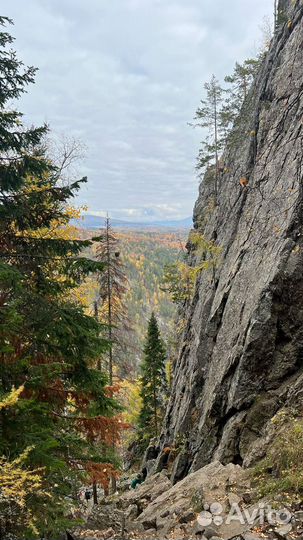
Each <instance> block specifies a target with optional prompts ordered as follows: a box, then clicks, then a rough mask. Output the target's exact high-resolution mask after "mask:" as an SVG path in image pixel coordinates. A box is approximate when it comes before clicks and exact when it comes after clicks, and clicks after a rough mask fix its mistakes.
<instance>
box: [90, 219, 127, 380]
mask: <svg viewBox="0 0 303 540" xmlns="http://www.w3.org/2000/svg"><path fill="white" fill-rule="evenodd" d="M97 241H98V245H97V259H98V261H99V262H100V263H101V264H103V265H104V268H105V271H104V272H103V271H102V272H100V273H99V274H98V285H99V291H98V296H97V298H96V301H95V315H96V316H97V318H98V319H99V320H100V322H101V323H105V324H106V329H107V330H106V331H107V333H108V340H109V350H108V376H109V383H110V385H112V384H113V372H114V367H119V366H118V364H119V352H120V350H121V349H122V350H125V334H127V332H129V331H130V327H129V323H128V318H127V313H126V309H125V305H124V303H123V298H124V295H125V293H126V291H127V278H126V274H125V267H124V264H123V262H122V258H121V253H120V243H119V240H118V238H117V236H116V235H115V234H114V232H113V230H112V227H111V223H110V219H109V218H108V217H107V218H106V220H105V227H104V229H103V230H102V231H101V234H100V235H99V237H98V239H97ZM114 354H115V366H114Z"/></svg>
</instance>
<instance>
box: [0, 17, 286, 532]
mask: <svg viewBox="0 0 303 540" xmlns="http://www.w3.org/2000/svg"><path fill="white" fill-rule="evenodd" d="M0 23H1V27H2V31H1V33H0V47H1V50H0V77H1V85H0V184H1V188H0V255H1V257H0V325H1V326H0V354H1V363H0V430H1V436H0V462H1V463H0V465H1V469H0V539H1V540H9V539H23V538H24V539H25V538H28V539H34V538H37V539H41V538H43V539H49V540H56V539H57V538H59V534H61V533H62V532H64V531H66V530H72V529H73V528H74V527H76V526H77V525H79V524H81V523H82V522H83V519H84V518H85V516H86V509H85V504H86V503H85V500H84V499H83V493H84V492H86V493H89V496H88V495H87V497H88V498H87V500H89V499H91V501H92V502H93V503H94V504H95V505H97V504H98V503H100V500H103V499H104V498H106V497H110V496H112V495H113V494H115V493H116V491H117V490H118V491H119V489H120V485H121V483H122V478H123V479H124V480H123V481H124V482H125V475H128V476H131V475H132V474H133V473H135V480H136V479H137V482H138V483H140V482H142V480H144V478H142V476H141V477H140V476H139V477H138V476H136V475H137V473H140V471H141V469H140V467H141V461H142V457H143V455H144V452H145V451H146V449H147V447H148V446H149V444H150V442H151V440H152V439H154V438H157V437H158V436H159V435H160V433H161V426H162V422H163V418H164V415H165V409H166V405H167V401H168V398H169V395H170V390H171V385H172V381H173V377H174V365H175V362H176V360H177V358H178V350H179V344H180V341H181V337H182V334H183V332H184V329H185V327H186V322H187V321H186V311H187V309H189V306H190V303H191V301H192V299H193V297H194V295H195V287H196V283H197V281H198V280H199V279H200V277H201V274H205V275H206V276H207V277H209V279H210V280H211V279H212V275H213V272H214V269H215V268H216V266H217V264H218V262H219V261H220V257H221V254H222V249H223V247H224V246H221V245H219V244H218V243H217V241H216V239H214V238H212V239H210V238H207V237H206V236H205V234H204V227H205V224H206V223H207V220H208V216H207V214H204V215H203V217H202V216H201V220H200V222H199V223H198V224H196V227H195V230H193V231H191V232H190V233H189V237H188V234H187V231H186V230H180V231H170V232H168V231H166V230H144V231H137V230H136V231H129V230H127V231H125V230H116V229H113V228H112V227H111V221H110V218H107V219H106V220H105V223H104V226H103V227H102V228H100V230H97V231H87V230H84V229H82V228H81V225H80V226H79V227H76V226H75V225H74V222H73V220H74V219H75V218H77V219H78V220H79V219H80V217H81V213H82V212H83V209H81V208H78V207H76V205H75V204H74V203H73V199H74V198H75V197H76V196H77V194H78V192H79V190H81V187H82V186H83V184H85V183H86V182H87V178H86V177H84V178H81V179H75V178H72V177H71V174H70V172H69V171H70V168H69V166H70V163H71V161H72V160H73V154H74V148H73V143H71V145H69V143H67V142H66V141H65V144H64V145H63V146H62V148H61V152H60V153H59V154H60V155H59V156H58V154H57V155H54V154H53V153H52V144H51V143H50V141H51V133H50V128H49V126H47V125H43V126H39V127H33V126H31V127H28V126H26V125H25V124H24V123H23V119H22V113H21V112H19V111H18V110H17V109H16V108H15V104H16V103H17V102H18V98H19V97H20V96H21V95H22V94H23V93H24V92H26V91H27V88H28V86H29V85H30V84H32V83H34V79H35V73H36V69H35V68H34V67H25V66H24V65H23V64H22V62H21V61H20V60H19V59H18V58H17V55H16V53H15V52H14V51H13V50H12V48H11V47H12V43H13V37H12V35H11V33H10V25H11V24H12V21H11V20H9V19H8V18H6V17H1V18H0ZM284 23H285V21H284V19H283V14H277V16H276V27H277V28H278V27H279V25H281V24H284ZM269 41H270V38H268V43H267V44H266V46H265V47H264V50H262V52H261V53H260V54H259V56H258V57H257V58H254V59H248V60H246V61H245V62H243V63H242V64H240V63H236V64H235V69H234V72H233V73H232V74H231V75H229V76H226V78H225V80H224V82H223V83H222V85H221V83H220V82H219V81H218V80H217V79H216V77H215V76H213V77H212V78H211V80H210V81H209V82H207V83H205V85H204V93H203V98H202V100H201V102H200V104H199V106H198V109H197V112H196V115H195V118H194V120H193V123H192V125H193V126H195V127H200V128H202V131H201V133H203V137H204V138H203V141H202V143H201V148H200V152H199V155H198V159H197V173H198V176H199V178H202V176H203V175H204V173H205V171H206V170H207V174H206V177H205V180H204V182H208V183H209V184H210V185H211V190H212V197H211V199H210V200H209V212H210V213H211V211H212V209H213V208H215V207H216V205H217V198H218V190H219V186H220V182H221V179H222V177H223V176H224V174H226V173H228V167H227V166H226V164H225V162H224V157H223V156H224V154H225V152H226V150H228V149H232V148H233V147H234V146H235V145H236V144H237V141H238V140H239V139H243V138H250V139H252V140H254V138H255V136H256V133H255V132H254V131H253V130H251V129H250V128H249V122H247V123H246V118H248V116H249V114H250V112H251V111H250V106H251V101H250V99H249V95H250V92H251V88H252V85H253V82H254V78H255V76H256V73H257V72H258V70H259V67H260V64H261V62H262V59H263V58H264V55H265V54H266V47H268V46H269ZM240 113H241V114H240ZM76 153H77V152H75V154H76ZM249 173H250V171H249V170H248V171H243V172H242V173H241V175H239V184H240V185H241V187H242V189H243V190H247V189H248V188H249V182H250V178H249ZM80 223H81V221H80ZM197 261H198V262H197ZM126 469H127V472H126ZM134 487H135V486H134Z"/></svg>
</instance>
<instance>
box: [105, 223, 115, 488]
mask: <svg viewBox="0 0 303 540" xmlns="http://www.w3.org/2000/svg"><path fill="white" fill-rule="evenodd" d="M106 247H107V250H106V251H107V297H108V312H107V321H108V339H109V361H108V378H109V384H110V386H112V385H113V346H112V337H113V336H112V322H113V321H112V287H111V281H112V278H111V258H110V255H111V253H110V241H109V217H107V218H106ZM112 447H113V449H115V442H114V441H113V444H112ZM111 491H112V493H116V491H117V482H116V478H115V477H114V476H112V477H111Z"/></svg>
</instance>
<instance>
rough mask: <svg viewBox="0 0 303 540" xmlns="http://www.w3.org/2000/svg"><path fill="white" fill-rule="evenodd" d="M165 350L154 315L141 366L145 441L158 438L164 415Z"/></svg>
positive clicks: (142, 426)
mask: <svg viewBox="0 0 303 540" xmlns="http://www.w3.org/2000/svg"><path fill="white" fill-rule="evenodd" d="M165 360H166V354H165V348H164V344H163V341H162V338H161V335H160V331H159V327H158V322H157V319H156V317H155V315H154V313H152V315H151V318H150V321H149V324H148V330H147V338H146V343H145V347H144V360H143V363H142V366H141V370H142V375H141V393H140V394H141V398H142V408H141V412H140V416H139V429H140V432H141V434H142V436H143V438H144V439H149V438H150V437H153V436H158V434H159V425H160V421H161V418H162V414H163V394H164V392H165V390H166V375H165Z"/></svg>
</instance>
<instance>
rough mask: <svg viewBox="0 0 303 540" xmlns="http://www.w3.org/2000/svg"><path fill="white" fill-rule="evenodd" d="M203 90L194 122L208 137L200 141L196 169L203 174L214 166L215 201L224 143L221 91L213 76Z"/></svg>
mask: <svg viewBox="0 0 303 540" xmlns="http://www.w3.org/2000/svg"><path fill="white" fill-rule="evenodd" d="M204 89H205V90H206V97H205V99H202V100H201V101H200V106H199V107H198V109H197V111H196V116H195V118H194V120H195V122H196V124H195V125H196V126H199V127H202V128H206V129H207V130H208V135H207V136H206V137H205V139H204V140H203V141H202V144H201V148H200V150H199V154H198V164H197V169H198V170H199V171H202V172H204V170H205V167H208V166H210V165H213V166H214V195H215V200H216V199H217V195H218V188H219V178H220V163H219V158H220V153H221V152H222V150H223V149H224V146H225V142H226V133H225V126H224V124H223V123H222V117H221V111H222V104H223V89H222V88H221V86H220V84H219V81H218V80H217V79H216V77H215V76H214V75H213V76H212V78H211V80H210V82H209V83H205V84H204Z"/></svg>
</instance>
